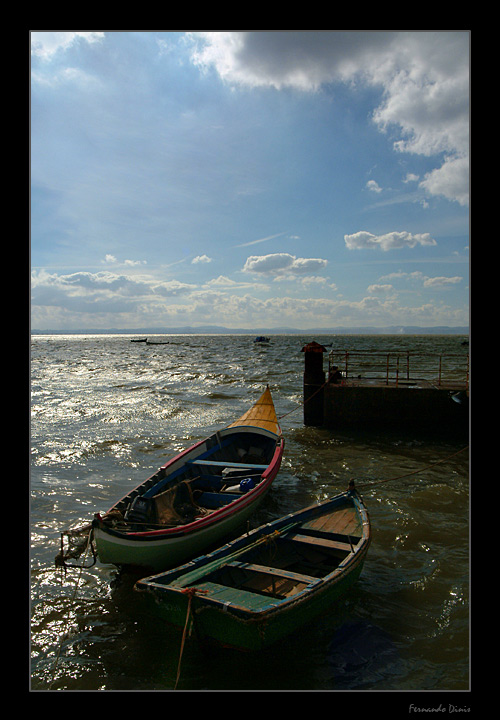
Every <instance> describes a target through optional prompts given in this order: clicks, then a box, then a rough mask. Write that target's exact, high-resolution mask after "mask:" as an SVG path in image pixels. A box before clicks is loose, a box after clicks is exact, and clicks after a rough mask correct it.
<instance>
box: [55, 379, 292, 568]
mask: <svg viewBox="0 0 500 720" xmlns="http://www.w3.org/2000/svg"><path fill="white" fill-rule="evenodd" d="M283 450H284V438H283V436H282V433H281V429H280V426H279V422H278V419H277V416H276V411H275V407H274V403H273V399H272V396H271V392H270V390H269V387H268V388H266V390H265V391H264V393H263V394H262V395H261V397H260V398H259V399H258V400H257V402H256V403H255V404H254V405H253V406H252V407H251V408H250V410H248V411H247V412H246V413H245V414H244V415H243V416H242V417H241V418H239V419H238V420H236V421H235V422H233V423H231V424H230V425H228V426H227V427H225V428H223V429H221V430H219V431H218V432H216V433H214V434H213V435H211V436H210V437H208V438H206V439H205V440H202V441H200V442H198V443H196V444H195V445H193V446H192V447H190V448H188V449H186V450H184V451H182V452H181V453H180V454H179V455H177V456H176V457H174V458H172V459H171V460H169V462H167V463H166V464H165V465H163V466H162V467H161V468H159V470H158V471H157V472H156V473H155V474H154V475H152V476H151V477H149V478H148V479H147V480H146V481H145V482H143V483H142V484H141V485H139V486H138V487H136V488H135V489H134V490H132V491H131V492H130V493H129V494H128V495H126V496H125V497H123V498H122V499H121V500H119V501H118V502H117V503H115V504H114V505H113V506H112V507H111V508H110V509H109V510H108V511H107V512H106V513H105V514H103V515H100V514H96V515H95V516H94V519H93V521H92V523H91V526H87V537H89V540H90V542H91V545H92V548H93V551H94V554H95V556H96V557H97V558H98V559H99V560H100V562H102V563H104V564H108V563H109V564H112V565H117V566H121V567H124V566H125V567H128V566H137V567H140V568H148V569H152V570H153V571H156V572H158V571H161V570H165V569H168V568H172V567H176V566H177V565H179V564H181V563H184V562H186V561H187V560H189V559H191V558H193V557H196V556H198V555H200V553H203V552H204V551H205V550H206V549H209V548H210V547H211V546H213V545H214V544H217V543H219V542H220V541H221V540H223V539H224V538H226V537H228V536H229V535H231V534H232V533H233V532H234V531H235V530H238V528H240V527H241V526H242V525H243V524H244V523H245V522H246V521H247V520H248V518H249V517H250V516H251V515H252V513H254V512H255V510H256V509H257V507H258V506H259V505H260V503H261V502H262V500H263V499H264V497H265V496H266V494H267V492H268V491H269V489H270V487H271V484H272V482H273V480H274V478H275V477H276V475H277V473H278V470H279V468H280V465H281V459H282V456H283ZM89 530H90V532H91V535H90V536H89V535H88V533H89ZM80 533H81V531H80ZM63 535H67V536H68V537H69V538H71V539H72V540H73V541H74V538H75V535H76V533H75V531H71V530H70V531H67V532H66V533H63ZM68 557H74V555H71V554H70V553H67V554H65V551H64V550H62V551H61V555H60V556H59V561H60V562H61V563H62V564H64V563H65V560H66V558H68Z"/></svg>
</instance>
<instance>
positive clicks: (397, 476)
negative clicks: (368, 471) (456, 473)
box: [353, 445, 469, 487]
mask: <svg viewBox="0 0 500 720" xmlns="http://www.w3.org/2000/svg"><path fill="white" fill-rule="evenodd" d="M468 449H469V446H468V445H466V446H465V447H463V448H461V449H460V450H457V452H454V453H452V454H451V455H447V456H446V457H444V458H441V460H436V462H434V463H431V464H430V465H426V466H425V467H423V468H420V469H419V470H412V472H409V473H404V475H396V476H394V477H389V478H384V479H382V480H373V481H371V482H367V483H364V482H363V480H361V481H359V480H356V485H357V484H358V483H359V482H361V485H362V486H363V485H364V486H365V487H372V486H373V485H380V484H381V483H386V482H390V481H392V480H401V479H402V478H405V477H410V475H418V474H419V473H422V472H426V471H427V470H430V469H431V468H433V467H435V466H436V465H440V464H441V463H444V462H447V461H448V460H451V458H453V457H456V456H457V455H460V453H463V452H465V450H468ZM353 480H354V478H353Z"/></svg>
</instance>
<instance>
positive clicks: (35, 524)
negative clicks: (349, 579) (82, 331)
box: [31, 335, 469, 704]
mask: <svg viewBox="0 0 500 720" xmlns="http://www.w3.org/2000/svg"><path fill="white" fill-rule="evenodd" d="M165 339H169V340H170V343H169V344H168V345H158V346H146V345H144V344H139V343H132V342H131V341H130V340H131V338H130V337H129V336H125V335H107V336H102V335H94V336H83V335H82V336H55V335H52V336H34V337H33V338H32V355H31V376H32V377H31V390H32V408H31V409H32V423H31V448H32V465H31V598H32V600H31V689H32V690H50V689H52V690H73V691H74V690H79V691H81V690H87V691H89V690H90V691H93V690H108V691H124V690H142V691H148V690H171V689H172V688H173V687H174V685H175V679H176V675H177V668H178V660H179V656H180V642H181V633H180V632H179V631H176V630H173V629H168V628H165V627H162V626H158V625H157V624H156V623H154V622H153V621H152V620H151V619H150V618H146V617H145V616H143V615H142V613H141V608H140V607H139V606H138V600H137V598H136V597H135V593H133V592H132V590H131V588H130V585H129V584H128V583H127V582H126V580H121V581H120V582H118V581H117V578H116V571H115V569H114V568H112V567H109V566H103V565H100V564H97V565H95V566H94V567H92V568H91V569H88V570H84V571H82V572H81V573H79V572H78V571H76V570H74V571H70V572H68V573H67V574H66V575H64V573H63V571H62V570H61V569H56V568H55V565H54V557H55V555H56V554H57V551H58V548H59V535H60V531H61V530H62V529H65V528H67V527H69V526H72V525H75V524H78V523H79V522H80V521H87V520H89V519H90V518H91V517H92V515H93V514H94V512H98V511H105V510H107V509H108V508H109V506H110V505H112V504H113V503H114V502H115V501H116V500H117V499H119V498H120V497H121V496H122V495H124V494H125V493H126V492H127V491H128V490H129V489H131V488H132V487H135V486H136V485H137V484H139V482H141V481H142V480H143V479H145V478H146V477H148V476H149V475H150V474H152V472H153V471H154V470H156V469H157V468H158V467H159V466H160V465H162V464H163V463H164V462H165V461H166V460H167V459H168V458H169V457H171V456H172V455H173V454H175V453H176V452H178V451H179V450H180V449H182V448H184V447H186V446H187V445H190V444H191V443H193V442H194V441H195V440H198V439H201V438H203V437H205V436H207V435H208V434H209V433H210V432H212V431H213V430H214V429H217V428H218V427H221V426H224V425H226V424H227V423H228V422H230V421H231V420H233V419H235V418H237V417H238V416H239V415H240V414H242V412H243V411H244V410H246V409H247V408H248V407H249V405H250V404H251V403H252V402H253V401H254V400H255V399H256V398H257V397H258V395H259V394H260V393H261V392H262V390H263V389H264V388H265V385H266V384H269V386H270V388H271V391H272V393H273V397H274V400H275V405H276V408H277V413H278V415H279V416H280V417H282V420H281V425H282V429H283V432H284V435H285V439H286V447H285V456H284V461H283V464H282V468H281V471H280V473H279V475H278V477H277V479H276V480H275V482H274V485H273V489H272V490H271V493H270V495H269V496H268V498H267V499H266V501H265V504H264V505H263V506H262V509H261V510H259V512H258V515H257V516H256V518H255V524H256V525H257V524H261V523H262V522H267V521H268V520H270V519H273V518H275V517H279V516H281V515H284V514H285V513H288V512H290V511H293V510H296V509H299V508H301V507H303V506H305V505H308V504H310V503H312V502H314V501H316V500H320V499H322V498H325V497H327V496H329V495H332V494H335V493H337V492H340V491H343V490H344V489H346V487H347V483H348V481H349V479H350V478H351V477H353V478H355V480H356V483H357V486H358V489H359V491H360V492H361V493H362V495H363V497H364V499H365V502H366V504H367V507H368V510H369V513H370V517H371V521H372V528H373V541H372V545H371V547H370V550H369V553H368V557H367V561H366V563H365V567H364V570H363V573H362V575H361V578H360V580H359V582H358V583H357V585H356V586H355V587H354V589H353V590H352V591H351V592H350V593H349V594H348V595H347V596H346V597H345V598H344V599H343V600H342V601H341V602H339V603H338V604H337V605H336V606H335V607H333V608H332V612H331V613H329V614H328V615H325V616H323V617H321V618H319V619H318V620H317V621H316V622H314V623H312V624H311V625H310V626H308V627H307V629H306V630H305V631H304V630H303V631H301V632H299V633H297V634H295V635H292V636H290V637H289V638H287V639H286V640H285V641H284V642H282V643H280V644H279V645H277V646H275V647H273V648H271V649H269V650H267V651H265V652H262V653H260V654H259V656H258V658H255V657H249V656H248V655H245V654H243V655H241V654H239V653H235V652H230V651H227V650H218V651H212V652H211V654H210V656H207V654H206V652H205V651H203V650H202V649H201V648H200V647H199V646H198V645H197V643H196V641H195V639H194V638H192V639H191V640H190V641H189V642H188V643H187V644H186V647H185V649H184V653H183V655H182V664H181V676H180V681H179V685H178V688H179V690H184V691H186V690H191V691H192V690H261V691H264V690H316V691H318V690H372V691H373V690H383V691H436V690H442V691H444V690H449V691H460V690H468V689H469V453H468V451H467V450H466V451H462V452H458V451H460V450H462V448H463V447H464V444H466V442H467V441H466V442H465V443H464V441H463V439H460V440H458V439H452V438H447V439H439V438H421V437H412V436H411V434H409V433H401V434H395V433H392V434H390V435H389V434H386V433H383V432H376V431H373V432H372V433H361V432H349V431H344V432H333V431H331V430H328V429H325V428H312V427H305V426H304V425H303V421H302V420H303V415H302V409H301V402H302V380H303V370H304V364H303V363H304V355H303V353H301V352H300V351H301V348H302V346H303V345H304V343H306V342H309V341H310V340H312V339H317V340H318V341H320V342H323V343H329V342H332V341H334V344H335V346H336V347H337V346H338V347H341V348H347V347H349V348H351V349H352V348H356V349H363V350H364V349H373V350H378V349H380V350H386V349H388V348H389V347H390V348H391V349H392V348H395V349H401V350H403V351H404V350H407V349H409V350H418V351H419V352H422V351H426V350H429V351H430V352H433V353H434V352H448V353H450V352H451V353H464V354H465V353H467V350H468V348H464V347H463V346H462V345H461V341H462V340H463V338H461V337H457V336H357V337H356V336H345V337H338V336H337V337H333V336H332V337H324V336H323V337H319V338H312V337H310V336H308V337H300V336H297V335H282V336H274V337H272V342H271V344H270V345H269V347H259V346H255V345H254V344H253V342H252V340H253V338H252V337H250V336H245V335H238V336H228V335H213V336H203V335H184V336H182V335H176V336H170V337H168V338H165ZM438 461H443V462H441V463H440V464H438V465H436V464H435V463H436V462H438ZM431 466H432V467H431ZM414 471H419V472H418V473H417V474H414V475H410V476H409V477H406V478H401V479H399V480H398V479H394V478H400V476H402V475H407V474H408V473H413V472H414ZM378 480H388V482H384V483H378V484H373V483H374V481H378ZM463 704H466V701H464V703H463Z"/></svg>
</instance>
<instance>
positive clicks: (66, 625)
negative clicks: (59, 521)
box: [49, 530, 92, 689]
mask: <svg viewBox="0 0 500 720" xmlns="http://www.w3.org/2000/svg"><path fill="white" fill-rule="evenodd" d="M91 543H92V530H90V532H89V536H88V542H87V547H86V548H85V555H84V557H83V563H85V558H86V557H87V553H88V551H89V547H90V546H91ZM63 567H64V576H65V577H66V566H63ZM72 567H78V568H79V573H78V578H77V581H76V584H75V588H74V590H73V595H72V597H71V603H73V602H74V601H75V600H76V595H77V592H78V590H79V585H80V580H81V577H82V571H83V570H84V569H85V567H84V564H83V565H78V566H76V565H74V566H72ZM68 625H69V615H68V617H67V618H66V624H65V629H64V632H63V633H61V636H60V638H59V646H58V648H57V653H56V659H55V662H54V666H53V668H52V680H51V682H50V686H49V689H51V688H52V685H53V684H54V682H55V679H56V678H55V673H56V670H57V666H58V665H59V659H60V657H61V650H62V644H63V640H64V638H65V637H66V636H67V635H68V631H67V628H68Z"/></svg>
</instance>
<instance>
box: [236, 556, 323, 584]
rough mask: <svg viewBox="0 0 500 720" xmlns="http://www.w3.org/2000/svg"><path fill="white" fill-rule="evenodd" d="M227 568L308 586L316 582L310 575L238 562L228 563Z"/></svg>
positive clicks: (315, 578)
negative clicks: (293, 581) (272, 576)
mask: <svg viewBox="0 0 500 720" xmlns="http://www.w3.org/2000/svg"><path fill="white" fill-rule="evenodd" d="M228 566H229V567H234V568H239V569H240V570H250V571H252V572H259V573H264V574H266V575H274V576H276V577H280V578H286V579H287V580H295V581H297V582H301V583H304V584H305V585H310V583H312V582H316V581H317V580H318V578H317V577H313V576H312V575H303V574H302V573H296V572H292V571H291V570H283V569H282V568H275V567H271V566H269V565H257V564H255V563H247V562H240V561H237V560H236V561H233V562H229V563H228Z"/></svg>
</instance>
